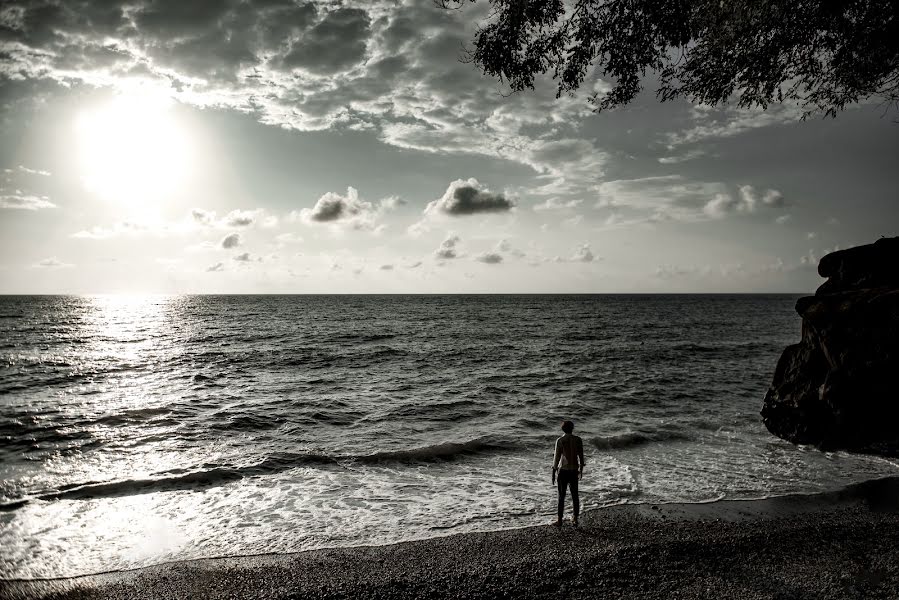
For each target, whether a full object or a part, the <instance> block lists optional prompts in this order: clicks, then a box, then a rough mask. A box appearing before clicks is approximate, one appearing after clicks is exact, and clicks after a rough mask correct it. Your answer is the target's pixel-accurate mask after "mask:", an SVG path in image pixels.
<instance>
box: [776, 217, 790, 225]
mask: <svg viewBox="0 0 899 600" xmlns="http://www.w3.org/2000/svg"><path fill="white" fill-rule="evenodd" d="M789 220H790V215H780V216H779V217H777V218H776V219H774V222H775V223H777V224H778V225H783V224H784V223H786V222H787V221H789Z"/></svg>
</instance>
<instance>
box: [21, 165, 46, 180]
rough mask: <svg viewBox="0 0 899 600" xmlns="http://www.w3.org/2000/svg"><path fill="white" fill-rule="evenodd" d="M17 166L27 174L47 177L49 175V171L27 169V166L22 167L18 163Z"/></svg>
mask: <svg viewBox="0 0 899 600" xmlns="http://www.w3.org/2000/svg"><path fill="white" fill-rule="evenodd" d="M17 168H18V169H19V171H21V172H22V173H27V174H29V175H39V176H41V177H49V176H50V175H51V173H50V171H44V170H41V169H29V168H28V167H24V166H22V165H19V166H18V167H17Z"/></svg>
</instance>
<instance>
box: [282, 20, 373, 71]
mask: <svg viewBox="0 0 899 600" xmlns="http://www.w3.org/2000/svg"><path fill="white" fill-rule="evenodd" d="M370 23H371V19H370V18H369V16H368V13H367V12H366V11H364V10H362V9H359V8H338V9H336V10H332V11H331V12H329V13H327V14H326V15H325V17H324V18H323V19H322V20H321V21H319V22H318V23H316V24H315V25H314V26H313V27H312V28H311V29H309V30H308V31H306V32H304V33H303V35H302V36H300V37H299V38H297V39H296V40H295V41H294V42H293V44H292V45H291V47H290V50H289V51H288V52H287V54H286V55H285V56H284V57H283V59H281V64H282V65H283V66H284V67H285V68H287V69H295V68H296V69H303V70H305V71H308V72H310V73H314V74H316V75H333V74H335V73H339V72H341V71H346V70H347V69H350V68H352V67H353V66H355V65H357V64H359V63H360V62H362V60H363V59H364V58H365V51H366V47H367V42H368V38H369V36H370V33H371V32H370V30H369V25H370Z"/></svg>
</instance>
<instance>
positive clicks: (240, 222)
mask: <svg viewBox="0 0 899 600" xmlns="http://www.w3.org/2000/svg"><path fill="white" fill-rule="evenodd" d="M224 221H225V224H226V225H227V226H228V227H249V226H250V225H252V224H253V223H255V222H256V214H255V213H254V212H252V211H249V210H232V211H231V212H229V213H228V214H227V215H225V219H224Z"/></svg>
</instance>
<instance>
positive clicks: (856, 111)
mask: <svg viewBox="0 0 899 600" xmlns="http://www.w3.org/2000/svg"><path fill="white" fill-rule="evenodd" d="M488 8H489V6H488V5H487V3H485V2H479V3H476V4H473V5H466V6H465V7H464V8H463V9H462V10H444V9H441V8H439V7H437V6H435V5H434V3H433V2H431V1H430V0H405V1H390V2H387V1H385V2H379V1H366V2H351V1H346V2H327V1H320V2H309V3H304V2H295V1H292V0H247V1H237V0H222V1H218V0H216V1H210V2H205V1H197V2H184V1H183V0H158V1H150V0H128V1H120V0H102V1H96V2H84V1H78V0H67V1H66V2H64V3H63V2H60V3H53V2H28V3H21V2H4V3H3V5H2V7H0V249H2V254H0V293H73V294H89V293H494V292H496V293H519V292H520V293H567V292H572V293H632V292H634V293H656V292H659V293H682V292H790V293H796V292H798V293H806V292H807V293H810V292H812V291H813V290H814V289H815V288H816V287H817V286H818V285H819V284H820V283H821V279H820V277H818V275H817V273H816V266H817V262H818V260H819V259H820V258H821V256H823V255H824V254H826V253H828V252H831V251H833V250H834V249H839V248H846V247H850V246H853V245H858V244H864V243H870V242H873V241H875V240H876V239H878V238H879V237H881V236H895V235H897V229H899V227H897V225H899V208H897V206H899V203H897V198H896V189H897V184H899V169H897V168H896V165H897V160H896V159H897V156H899V122H897V115H896V113H895V111H893V112H890V111H888V110H885V109H884V107H883V106H882V105H880V104H878V103H876V102H872V103H868V104H862V105H857V106H853V107H851V108H850V109H848V110H846V111H845V112H843V113H841V114H839V116H838V117H837V118H836V119H827V118H820V117H812V118H810V119H806V120H801V118H800V117H801V115H802V110H801V109H800V108H798V107H796V106H795V105H774V106H771V107H769V108H768V109H767V110H748V109H739V108H737V107H735V106H731V105H728V106H721V107H709V106H703V105H692V104H689V103H687V102H684V101H677V102H666V103H659V102H657V101H656V99H655V97H654V88H653V77H652V74H649V75H648V76H647V80H646V82H645V83H646V86H647V90H646V91H645V93H643V94H642V95H641V96H639V97H638V98H637V99H636V100H635V101H634V102H633V103H631V104H630V105H628V106H626V107H623V108H620V109H616V110H613V111H608V112H603V113H601V114H596V113H594V112H592V110H591V106H590V105H589V103H588V102H587V98H588V96H589V95H590V94H592V93H594V92H598V93H600V94H601V93H603V91H605V90H608V89H609V83H608V82H607V81H604V80H603V79H602V78H601V77H599V76H596V75H595V74H594V75H593V77H592V78H588V82H587V83H586V84H585V85H584V87H583V89H582V90H580V92H579V94H577V95H575V96H573V97H568V96H563V97H561V98H556V97H555V91H556V88H555V86H554V85H553V82H552V81H549V80H545V81H538V84H537V86H536V89H535V90H533V91H527V92H521V93H517V94H510V93H509V92H508V90H507V89H506V88H504V87H503V85H502V83H501V82H499V81H497V80H495V79H491V78H489V77H487V76H485V75H483V74H482V73H480V72H479V71H478V69H477V67H476V66H475V65H472V64H469V63H466V62H465V61H463V60H460V59H461V58H462V56H463V50H464V48H465V47H466V45H470V41H471V38H472V34H473V32H474V30H475V27H476V25H477V23H478V22H479V21H481V20H483V19H484V18H486V17H487V9H488Z"/></svg>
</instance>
